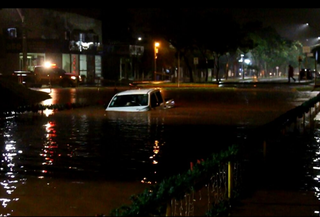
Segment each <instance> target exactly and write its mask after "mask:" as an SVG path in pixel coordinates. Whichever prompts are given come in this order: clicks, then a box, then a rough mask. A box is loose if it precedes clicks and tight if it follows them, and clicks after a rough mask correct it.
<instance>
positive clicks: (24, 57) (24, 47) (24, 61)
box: [17, 8, 27, 71]
mask: <svg viewBox="0 0 320 217" xmlns="http://www.w3.org/2000/svg"><path fill="white" fill-rule="evenodd" d="M17 12H18V14H19V16H20V18H21V22H22V70H24V71H27V36H26V27H25V22H24V16H23V15H22V14H21V11H20V9H19V8H17Z"/></svg>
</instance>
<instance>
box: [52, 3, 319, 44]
mask: <svg viewBox="0 0 320 217" xmlns="http://www.w3.org/2000/svg"><path fill="white" fill-rule="evenodd" d="M58 9H62V10H64V11H68V12H74V13H79V14H81V15H87V16H90V17H93V18H97V19H101V20H102V21H105V20H104V19H103V17H104V15H102V13H101V9H100V8H89V9H88V8H58ZM104 9H105V8H104ZM215 9H218V10H224V11H226V13H229V14H232V16H234V17H235V19H236V20H237V21H239V22H240V21H243V22H247V21H250V20H251V21H254V20H258V21H262V22H263V24H264V25H265V26H272V27H274V28H275V29H276V30H277V32H278V33H279V34H280V35H281V36H283V37H285V38H287V39H291V40H298V39H299V40H300V41H304V40H306V39H308V38H311V37H313V38H315V37H317V36H320V8H215ZM109 10H112V9H108V10H105V11H104V12H103V13H106V12H108V11H109ZM115 10H117V11H121V8H115ZM213 10H214V8H213ZM112 22H116V21H115V20H112ZM305 23H309V26H308V27H307V28H302V27H303V24H305Z"/></svg>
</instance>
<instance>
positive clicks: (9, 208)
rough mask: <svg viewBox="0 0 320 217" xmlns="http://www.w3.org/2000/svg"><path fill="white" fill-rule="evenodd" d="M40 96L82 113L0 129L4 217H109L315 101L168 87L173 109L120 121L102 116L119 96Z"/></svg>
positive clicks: (59, 92)
mask: <svg viewBox="0 0 320 217" xmlns="http://www.w3.org/2000/svg"><path fill="white" fill-rule="evenodd" d="M41 91H48V92H50V95H51V96H52V99H49V100H46V101H44V102H42V104H43V105H51V104H60V105H65V104H66V103H76V104H84V105H85V106H83V107H79V108H75V109H62V110H59V111H58V110H52V109H47V110H44V111H43V112H38V113H32V112H26V113H23V114H19V115H18V116H17V117H8V119H6V120H4V121H2V122H0V124H1V125H0V145H1V151H2V155H1V177H0V179H1V180H0V181H1V190H0V194H1V198H0V202H1V208H0V210H1V211H0V212H1V213H0V215H2V216H10V215H11V216H18V215H20V216H21V215H23V216H35V215H39V216H40V215H44V216H94V215H96V214H106V215H108V214H109V212H110V211H111V210H112V209H114V208H118V207H119V206H121V205H123V204H124V203H128V202H129V201H130V200H129V197H130V196H131V195H132V194H137V193H140V192H141V191H142V190H143V189H145V188H147V187H149V185H148V184H146V183H155V182H157V181H158V180H161V179H162V178H164V177H167V176H170V175H172V174H177V173H179V172H183V171H185V170H187V169H189V166H190V162H191V161H193V162H195V161H196V160H197V159H205V158H206V157H208V156H210V155H211V154H212V153H214V152H218V151H220V150H222V149H226V148H227V147H228V146H229V145H232V144H234V143H237V142H239V141H242V139H243V137H245V135H246V133H247V130H250V129H251V128H254V127H256V126H261V125H263V124H266V123H268V122H270V121H272V120H273V119H275V118H276V117H278V116H280V115H281V114H283V113H284V112H286V111H288V110H290V109H291V108H293V107H295V106H297V105H300V104H301V101H300V100H303V99H304V98H305V97H307V98H310V95H311V96H312V94H314V95H316V94H317V93H318V92H314V93H308V94H307V95H304V93H303V92H300V93H299V92H297V91H296V90H294V89H288V88H286V89H281V88H278V89H277V88H276V89H268V88H266V89H259V88H247V89H241V91H240V90H239V89H237V88H199V89H190V88H180V89H177V88H171V89H170V88H168V89H163V92H164V95H165V98H173V99H174V100H175V101H176V105H177V107H176V108H172V109H168V110H160V111H150V112H143V113H117V112H106V111H104V108H103V105H104V104H105V103H107V102H109V100H110V99H111V97H112V96H113V94H114V93H115V92H116V91H119V90H114V89H113V88H99V87H95V88H79V89H78V88H65V89H61V88H56V89H51V90H50V89H47V90H46V89H43V90H41ZM306 100H307V99H306ZM115 198H116V199H115Z"/></svg>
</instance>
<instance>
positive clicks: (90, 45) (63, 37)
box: [0, 8, 102, 83]
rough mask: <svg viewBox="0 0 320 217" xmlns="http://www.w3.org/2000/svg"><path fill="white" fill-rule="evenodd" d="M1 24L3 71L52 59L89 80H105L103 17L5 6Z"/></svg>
mask: <svg viewBox="0 0 320 217" xmlns="http://www.w3.org/2000/svg"><path fill="white" fill-rule="evenodd" d="M0 27H1V29H2V32H0V44H1V46H0V73H1V74H3V75H10V74H11V73H13V72H14V71H19V70H23V71H33V70H34V67H35V66H37V65H42V64H44V63H45V62H51V63H54V64H56V65H57V66H58V67H59V68H62V69H64V70H65V71H67V72H72V73H75V74H77V75H81V76H82V77H83V78H84V82H86V83H100V82H101V79H102V24H101V20H97V19H93V18H90V17H85V16H82V15H78V14H74V13H67V12H61V11H59V12H58V11H54V10H52V9H43V8H21V9H19V8H3V9H0Z"/></svg>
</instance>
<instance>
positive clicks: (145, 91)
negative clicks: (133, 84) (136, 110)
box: [116, 88, 159, 96]
mask: <svg viewBox="0 0 320 217" xmlns="http://www.w3.org/2000/svg"><path fill="white" fill-rule="evenodd" d="M155 90H159V89H158V88H145V89H131V90H125V91H122V92H119V93H117V94H116V95H118V96H119V95H131V94H148V93H150V92H152V91H155Z"/></svg>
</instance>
